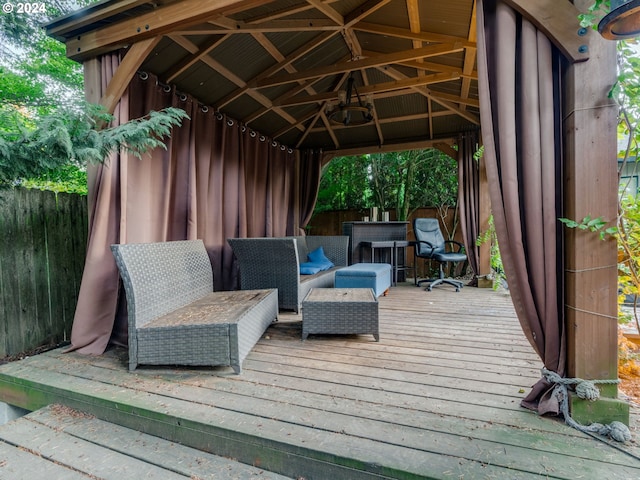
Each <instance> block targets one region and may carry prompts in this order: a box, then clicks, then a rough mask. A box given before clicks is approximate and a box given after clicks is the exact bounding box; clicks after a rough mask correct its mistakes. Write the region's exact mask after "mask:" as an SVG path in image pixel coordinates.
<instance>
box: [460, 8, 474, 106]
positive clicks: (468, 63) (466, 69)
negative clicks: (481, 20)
mask: <svg viewBox="0 0 640 480" xmlns="http://www.w3.org/2000/svg"><path fill="white" fill-rule="evenodd" d="M468 38H469V40H472V39H474V38H476V1H475V0H474V1H473V7H472V9H471V21H470V22H469V35H468ZM476 52H477V48H471V47H469V48H467V49H466V50H465V52H464V65H463V67H462V71H463V73H464V74H465V75H470V74H471V73H472V72H473V67H474V66H475V63H476ZM470 89H471V79H470V78H469V77H467V76H465V77H463V78H462V85H461V87H460V96H461V97H462V98H463V99H466V98H468V97H469V90H470ZM460 103H462V102H460ZM465 105H466V104H465V103H462V106H461V108H462V109H463V110H464V108H465Z"/></svg>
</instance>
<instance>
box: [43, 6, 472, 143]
mask: <svg viewBox="0 0 640 480" xmlns="http://www.w3.org/2000/svg"><path fill="white" fill-rule="evenodd" d="M475 22H476V19H475V0H456V1H450V2H442V1H440V0H272V1H268V0H242V1H239V0H210V1H201V0H198V1H197V0H181V1H171V0H155V1H144V0H120V1H111V0H108V1H105V2H101V3H98V4H96V5H93V6H90V7H88V8H86V9H84V10H80V11H79V12H76V13H74V14H72V15H70V16H67V17H64V18H61V19H58V20H56V21H54V22H52V23H50V24H49V25H47V32H48V34H49V35H51V36H53V37H55V38H57V39H59V40H61V41H63V42H65V43H66V45H67V54H68V56H69V57H70V58H73V59H76V60H78V61H85V60H88V59H90V58H92V57H95V56H97V55H99V54H101V53H105V52H108V51H113V50H117V49H121V48H128V49H129V53H128V54H127V55H129V54H132V53H133V51H134V48H133V46H134V45H136V44H137V45H138V50H136V53H135V55H136V56H139V60H137V62H135V61H134V62H131V64H132V65H134V66H135V69H138V70H141V71H146V72H149V73H153V74H155V75H157V76H158V78H159V80H160V81H161V82H163V83H167V84H172V85H175V86H176V88H177V90H178V91H180V92H184V93H189V94H191V95H193V96H194V97H195V98H197V99H198V101H200V102H201V103H202V104H203V105H207V106H211V107H213V108H214V109H215V110H216V111H220V112H223V113H225V114H227V115H228V116H230V117H232V118H234V119H236V120H239V121H241V122H243V123H244V124H246V125H247V126H248V127H250V128H252V129H254V130H256V131H259V132H261V133H263V134H265V135H267V136H269V137H271V138H273V139H274V140H277V141H278V142H280V143H282V144H285V145H288V146H291V147H295V148H323V149H324V150H325V151H333V150H339V151H341V152H348V151H349V150H350V149H362V148H369V149H376V148H379V147H382V148H385V149H389V148H393V147H396V146H397V147H399V148H406V147H411V146H416V147H417V146H422V145H428V144H430V143H434V142H438V141H444V142H445V143H448V140H449V139H451V138H452V137H454V136H455V135H456V134H457V133H458V132H460V131H465V130H469V129H474V128H477V127H478V125H479V102H478V86H477V72H476V43H475ZM141 45H142V47H140V46H141ZM132 56H133V55H132ZM125 58H126V57H125ZM129 68H131V67H129ZM351 72H352V73H353V77H354V81H355V85H356V89H357V91H358V93H359V94H360V96H361V97H362V99H363V101H364V100H365V98H368V99H369V100H371V101H372V103H373V107H374V108H373V120H372V121H371V122H370V123H367V124H365V125H362V126H355V125H348V126H344V125H342V124H338V125H336V124H334V123H332V122H331V121H330V120H329V118H328V115H327V111H328V110H329V109H330V108H331V107H332V106H335V105H337V103H338V91H339V90H345V89H346V85H347V79H348V77H349V74H350V73H351Z"/></svg>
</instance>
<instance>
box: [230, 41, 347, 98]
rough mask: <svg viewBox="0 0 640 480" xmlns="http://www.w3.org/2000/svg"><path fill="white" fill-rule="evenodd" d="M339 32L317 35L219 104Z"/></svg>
mask: <svg viewBox="0 0 640 480" xmlns="http://www.w3.org/2000/svg"><path fill="white" fill-rule="evenodd" d="M337 34H338V32H337V31H335V32H326V33H322V34H320V35H318V36H316V37H315V38H314V39H313V40H311V41H309V42H307V43H305V44H304V45H302V46H301V47H300V48H298V49H296V50H295V51H294V52H292V53H290V54H289V55H287V57H286V58H285V59H284V60H282V61H281V62H279V63H276V64H275V65H273V66H271V67H269V68H267V69H266V70H265V71H263V72H262V73H260V74H259V75H257V76H256V77H254V78H253V79H251V80H249V82H247V83H248V84H247V85H246V86H245V87H242V88H240V89H238V90H235V91H233V92H231V93H230V94H229V95H227V96H226V97H224V98H223V99H221V100H220V101H219V102H218V105H219V106H220V107H223V106H224V105H227V104H229V103H231V102H232V101H234V100H235V99H236V98H238V97H240V96H241V95H243V94H245V93H246V92H247V91H248V90H249V85H255V84H256V83H257V82H258V81H259V80H260V79H262V78H267V77H269V76H271V75H273V74H274V73H276V72H278V71H280V70H282V69H283V68H285V67H286V66H287V65H290V64H291V63H293V62H295V61H296V60H298V59H299V58H301V57H303V56H304V55H306V54H307V53H309V52H310V51H311V50H313V49H314V48H317V47H318V46H320V45H322V44H323V43H325V42H327V41H328V40H330V39H331V38H333V37H334V36H335V35H337Z"/></svg>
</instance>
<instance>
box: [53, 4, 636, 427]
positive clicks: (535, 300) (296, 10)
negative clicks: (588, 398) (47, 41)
mask: <svg viewBox="0 0 640 480" xmlns="http://www.w3.org/2000/svg"><path fill="white" fill-rule="evenodd" d="M574 4H575V5H574ZM589 4H590V2H588V1H584V0H578V1H575V2H573V3H571V2H569V1H568V0H553V1H552V0H526V1H525V0H478V1H476V0H459V1H456V2H437V1H431V0H210V1H201V0H154V1H149V0H106V1H103V2H100V3H97V4H95V5H91V6H89V7H86V8H85V9H82V10H80V11H78V12H75V13H73V14H71V15H69V16H67V17H64V18H60V19H58V20H56V21H54V22H52V23H50V24H49V25H47V32H48V34H49V35H50V36H52V37H54V38H57V39H59V40H61V41H63V42H64V43H65V44H66V46H67V55H68V57H70V58H72V59H75V60H77V61H78V62H81V63H82V64H83V66H84V72H85V93H86V98H87V99H88V100H89V101H92V102H96V103H97V102H99V103H101V104H102V105H104V106H105V107H106V108H107V109H108V110H109V111H110V112H113V113H114V114H115V118H116V120H115V121H119V122H123V121H126V120H128V119H131V118H136V117H139V116H142V115H145V114H147V113H148V112H149V111H150V110H158V109H161V108H164V107H167V106H175V107H180V108H183V109H185V110H186V111H187V113H188V114H189V116H190V120H189V121H187V122H185V124H184V125H183V126H182V127H181V128H180V129H177V130H176V131H175V132H174V134H173V136H172V138H171V140H170V142H169V145H168V149H167V151H157V152H154V153H153V154H152V155H151V156H150V158H145V159H143V160H142V161H138V160H137V159H132V158H127V156H126V155H120V156H117V157H113V158H111V159H109V161H108V162H107V163H106V164H105V165H104V166H94V167H91V171H90V175H89V212H90V234H89V245H88V253H87V261H86V267H85V274H84V277H83V283H82V287H81V291H80V298H79V303H78V309H77V312H76V317H75V322H74V331H73V336H72V343H73V348H75V349H77V350H79V351H81V352H86V353H94V354H95V353H101V352H102V351H103V350H104V348H105V347H106V345H107V343H108V342H109V341H110V340H111V341H114V340H117V333H118V331H119V326H118V320H117V319H118V318H120V317H121V315H117V312H118V310H119V304H118V288H119V287H118V274H117V270H116V267H115V264H114V262H113V258H112V257H111V254H110V252H109V245H110V244H112V243H128V242H145V241H164V240H178V239H186V238H203V240H204V241H205V244H206V246H207V249H208V251H209V254H210V256H211V260H212V263H213V265H214V276H215V279H216V288H220V289H224V288H234V286H235V285H236V282H237V279H236V278H235V275H236V274H235V270H234V268H233V266H234V265H233V257H232V255H231V251H230V249H229V247H228V245H227V244H226V239H227V238H229V237H243V236H280V235H292V234H298V233H299V232H300V229H301V228H303V227H304V226H305V225H306V223H307V222H308V221H309V218H310V215H311V212H312V211H313V205H314V203H315V196H316V193H317V188H318V183H319V177H320V171H321V167H322V165H323V164H325V163H326V162H328V161H329V160H330V159H331V158H333V157H335V156H338V155H353V154H360V153H372V152H382V151H398V150H406V149H415V148H428V147H435V148H439V149H441V150H443V151H445V152H447V153H449V154H450V155H451V156H452V157H454V158H456V159H457V160H458V162H459V171H460V179H461V188H460V190H461V192H462V197H461V204H462V205H463V212H464V222H463V223H464V235H465V242H466V244H467V249H468V251H469V254H470V257H471V263H472V265H473V266H474V269H475V272H476V274H477V275H479V276H482V275H483V274H486V273H488V262H489V255H488V252H487V251H484V250H482V249H481V248H479V247H476V246H475V243H474V239H475V238H477V234H478V233H479V232H481V231H483V230H485V229H486V226H487V222H488V218H489V215H490V213H493V215H494V218H495V223H496V229H497V232H498V238H499V242H500V246H501V250H502V255H503V260H504V263H505V268H506V270H507V274H508V276H509V283H510V289H511V293H512V298H513V301H514V305H515V307H516V311H517V312H518V316H519V318H520V322H521V325H522V327H523V331H524V333H525V335H526V336H527V338H528V339H529V341H530V343H531V345H532V346H533V348H534V349H535V350H536V352H537V353H538V354H539V355H540V357H541V359H542V361H543V362H544V364H545V367H546V368H548V369H549V370H551V371H554V372H557V373H559V374H560V375H561V376H566V377H580V378H585V379H605V380H606V379H615V378H616V377H617V308H616V297H617V266H616V246H615V242H614V241H613V240H607V241H601V240H600V239H599V238H598V237H597V235H593V234H589V233H587V232H582V231H576V230H563V228H562V227H561V225H560V223H559V222H558V218H560V217H566V218H573V219H580V218H583V217H584V216H586V215H591V216H595V217H597V216H603V217H604V218H605V219H607V220H608V221H614V220H615V217H616V201H617V196H616V193H617V183H616V182H617V177H616V155H615V153H616V138H615V126H616V115H617V107H616V105H615V104H614V103H613V102H612V101H611V100H610V99H609V98H608V96H607V93H608V90H609V88H610V86H611V85H612V84H613V83H614V81H615V46H614V44H613V43H612V42H609V41H606V40H603V39H602V38H600V37H599V35H598V34H597V33H595V32H592V31H590V30H589V29H584V28H580V26H579V24H578V13H579V11H581V10H585V9H586V8H587V7H588V6H589ZM480 145H483V147H484V155H483V157H482V159H481V161H480V162H479V163H478V162H476V161H475V160H474V159H473V154H474V153H475V152H476V151H477V149H478V148H479V146H480ZM550 387H551V384H550V383H549V382H548V381H546V380H544V379H541V381H540V382H539V383H538V384H537V385H536V386H535V387H534V389H533V391H532V392H531V394H530V395H529V397H528V399H527V400H526V401H525V404H526V406H528V407H531V408H536V409H538V410H539V411H541V412H546V411H554V410H557V404H555V400H554V398H553V397H552V396H551V395H550V392H549V389H550ZM572 408H573V415H574V417H576V418H578V419H580V420H582V421H587V422H589V421H600V422H605V421H609V420H612V419H617V420H623V421H624V420H625V418H627V419H628V408H627V406H626V404H625V403H624V402H620V401H619V400H617V389H616V387H615V385H611V386H607V387H603V389H602V398H601V399H600V400H599V401H597V402H592V403H591V402H589V403H588V402H584V401H581V400H579V399H573V400H572Z"/></svg>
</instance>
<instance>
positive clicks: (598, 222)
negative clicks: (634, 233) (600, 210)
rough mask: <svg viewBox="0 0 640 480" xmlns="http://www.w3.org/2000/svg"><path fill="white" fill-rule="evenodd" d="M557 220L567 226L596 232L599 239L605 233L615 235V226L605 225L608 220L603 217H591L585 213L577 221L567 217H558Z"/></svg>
mask: <svg viewBox="0 0 640 480" xmlns="http://www.w3.org/2000/svg"><path fill="white" fill-rule="evenodd" d="M559 220H560V222H562V223H564V224H565V225H566V226H567V227H569V228H577V229H579V230H588V231H590V232H594V233H596V232H597V233H598V235H600V239H601V240H604V239H605V237H606V236H607V235H615V234H616V233H617V231H618V228H617V227H607V223H608V222H607V221H606V220H605V219H604V217H598V218H591V216H590V215H587V216H586V217H584V218H583V219H582V220H581V221H579V222H576V221H575V220H571V219H569V218H560V219H559Z"/></svg>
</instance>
